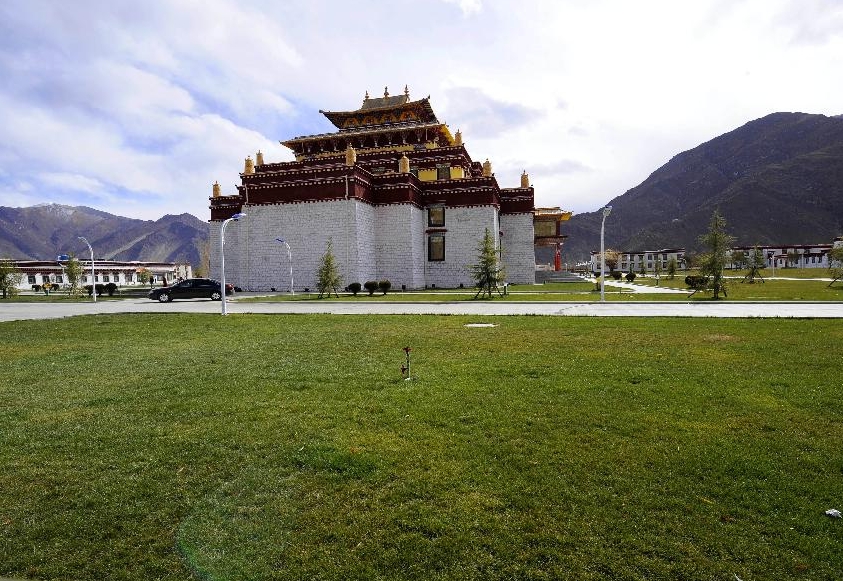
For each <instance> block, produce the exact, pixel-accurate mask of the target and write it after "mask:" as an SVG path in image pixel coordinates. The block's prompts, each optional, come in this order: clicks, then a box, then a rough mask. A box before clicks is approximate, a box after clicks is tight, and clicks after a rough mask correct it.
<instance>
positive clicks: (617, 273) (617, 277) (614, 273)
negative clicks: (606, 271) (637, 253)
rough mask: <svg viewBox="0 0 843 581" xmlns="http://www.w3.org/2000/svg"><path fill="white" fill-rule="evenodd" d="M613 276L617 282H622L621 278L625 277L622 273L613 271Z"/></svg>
mask: <svg viewBox="0 0 843 581" xmlns="http://www.w3.org/2000/svg"><path fill="white" fill-rule="evenodd" d="M611 275H612V278H613V279H615V280H620V279H621V277H622V276H623V275H622V274H621V273H620V271H618V270H613V271H612V272H611Z"/></svg>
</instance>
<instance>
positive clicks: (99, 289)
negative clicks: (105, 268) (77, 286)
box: [85, 283, 116, 297]
mask: <svg viewBox="0 0 843 581" xmlns="http://www.w3.org/2000/svg"><path fill="white" fill-rule="evenodd" d="M115 288H116V285H115ZM85 292H87V293H88V296H91V294H92V292H93V288H92V287H91V285H89V284H86V285H85ZM104 292H105V285H104V284H99V283H97V296H98V297H101V296H102V293H104Z"/></svg>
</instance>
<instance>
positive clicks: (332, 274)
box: [316, 238, 342, 299]
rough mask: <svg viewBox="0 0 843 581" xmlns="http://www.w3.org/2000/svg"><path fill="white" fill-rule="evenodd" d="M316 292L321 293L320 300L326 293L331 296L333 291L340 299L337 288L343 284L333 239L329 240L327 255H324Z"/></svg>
mask: <svg viewBox="0 0 843 581" xmlns="http://www.w3.org/2000/svg"><path fill="white" fill-rule="evenodd" d="M316 278H317V282H316V290H317V291H319V298H320V299H321V298H322V297H323V296H324V295H325V293H328V296H329V297H330V296H331V291H333V292H334V295H335V296H336V297H337V298H340V295H339V293H337V288H338V287H339V286H340V284H341V283H342V277H341V276H340V272H339V270H338V268H337V261H336V259H335V258H334V244H333V242H332V241H331V239H330V238H329V239H328V245H327V246H326V248H325V254H323V255H322V262H321V263H320V264H319V272H318V273H317V277H316Z"/></svg>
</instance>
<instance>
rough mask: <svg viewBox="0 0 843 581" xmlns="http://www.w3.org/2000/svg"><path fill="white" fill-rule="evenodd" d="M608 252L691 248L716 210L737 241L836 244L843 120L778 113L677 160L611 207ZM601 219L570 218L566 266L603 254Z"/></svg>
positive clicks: (594, 215) (841, 212) (841, 205)
mask: <svg viewBox="0 0 843 581" xmlns="http://www.w3.org/2000/svg"><path fill="white" fill-rule="evenodd" d="M609 205H611V206H612V214H611V215H610V216H609V218H607V219H606V246H607V247H611V248H616V249H618V250H646V249H658V248H668V247H685V248H688V249H689V250H700V247H699V244H698V242H697V238H698V237H699V235H700V234H702V233H704V232H705V231H706V229H707V227H708V221H709V219H710V218H711V214H712V212H713V211H714V209H715V208H719V209H720V213H721V214H723V216H724V217H725V218H726V222H727V230H728V231H729V233H730V234H732V235H733V236H735V238H736V239H737V241H736V244H738V245H752V244H756V243H758V244H797V243H805V244H816V243H830V242H831V241H832V240H833V239H834V237H835V236H840V235H841V234H843V118H841V117H839V116H837V117H826V116H824V115H809V114H805V113H773V114H771V115H767V116H766V117H762V118H761V119H757V120H755V121H751V122H749V123H747V124H746V125H744V126H742V127H739V128H738V129H735V130H734V131H730V132H729V133H726V134H724V135H721V136H720V137H716V138H714V139H712V140H711V141H708V142H706V143H703V144H702V145H700V146H698V147H695V148H694V149H691V150H690V151H685V152H683V153H680V154H679V155H676V156H675V157H673V159H671V160H670V161H669V162H667V163H666V164H665V165H663V166H662V167H660V168H659V169H657V170H656V171H654V172H653V173H652V174H651V175H650V176H649V177H648V178H647V179H646V180H644V182H643V183H641V184H640V185H638V186H636V187H634V188H632V189H631V190H629V191H627V192H626V193H625V194H623V195H622V196H619V197H617V198H615V199H613V200H611V201H610V202H609ZM600 220H601V214H600V212H599V211H597V212H589V213H585V214H579V215H576V216H573V217H572V218H571V220H570V221H569V222H567V223H566V224H564V230H565V233H566V234H568V235H569V238H568V240H567V242H566V244H565V247H564V249H563V253H564V260H565V261H566V262H569V263H572V262H576V261H579V260H585V259H587V258H588V256H589V253H590V251H591V250H599V248H600Z"/></svg>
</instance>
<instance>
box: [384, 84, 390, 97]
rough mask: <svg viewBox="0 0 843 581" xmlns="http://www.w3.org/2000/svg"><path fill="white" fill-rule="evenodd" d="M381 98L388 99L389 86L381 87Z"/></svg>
mask: <svg viewBox="0 0 843 581" xmlns="http://www.w3.org/2000/svg"><path fill="white" fill-rule="evenodd" d="M383 98H384V99H389V88H388V87H384V88H383Z"/></svg>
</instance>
